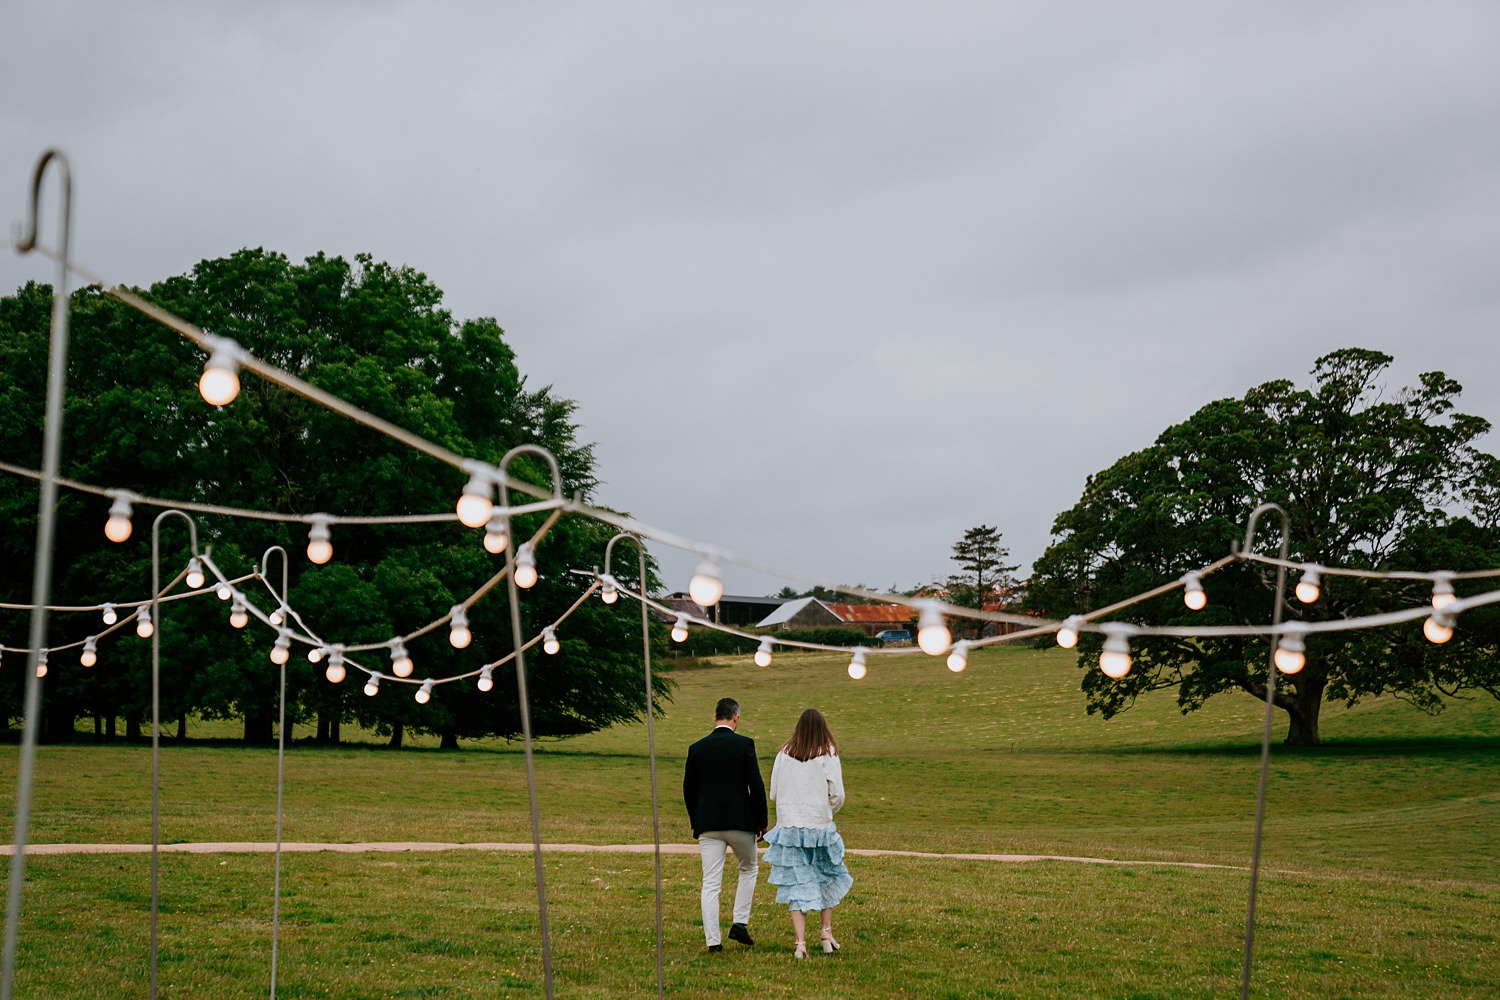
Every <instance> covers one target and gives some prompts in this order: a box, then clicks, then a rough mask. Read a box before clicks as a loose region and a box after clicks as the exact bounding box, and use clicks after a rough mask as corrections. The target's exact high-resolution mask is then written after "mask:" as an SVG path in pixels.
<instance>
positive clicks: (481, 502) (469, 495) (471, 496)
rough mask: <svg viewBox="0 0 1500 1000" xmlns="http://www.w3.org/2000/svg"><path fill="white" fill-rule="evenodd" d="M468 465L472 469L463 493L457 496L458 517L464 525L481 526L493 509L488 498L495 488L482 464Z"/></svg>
mask: <svg viewBox="0 0 1500 1000" xmlns="http://www.w3.org/2000/svg"><path fill="white" fill-rule="evenodd" d="M465 464H466V465H469V464H470V463H465ZM470 467H471V468H472V469H473V470H474V471H473V474H472V475H470V476H469V482H468V485H466V486H465V487H464V491H463V494H462V495H461V496H460V497H459V498H458V507H457V511H458V519H459V521H460V522H461V523H462V524H463V525H464V526H465V527H468V528H482V527H484V524H485V522H486V521H488V520H489V519H490V513H491V511H493V510H494V509H495V505H494V503H493V502H491V500H490V495H491V493H492V492H493V491H494V488H495V487H494V480H493V479H492V478H491V477H490V476H489V475H487V474H486V473H485V471H484V467H483V466H481V465H479V464H477V463H474V464H472V465H470Z"/></svg>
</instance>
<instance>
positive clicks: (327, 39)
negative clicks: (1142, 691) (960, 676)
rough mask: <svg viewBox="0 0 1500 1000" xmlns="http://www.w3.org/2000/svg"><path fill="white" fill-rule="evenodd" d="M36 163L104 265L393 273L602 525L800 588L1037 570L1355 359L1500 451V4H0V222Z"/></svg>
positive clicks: (740, 576)
mask: <svg viewBox="0 0 1500 1000" xmlns="http://www.w3.org/2000/svg"><path fill="white" fill-rule="evenodd" d="M49 146H57V147H60V148H61V149H63V150H64V151H65V152H66V153H67V154H68V155H69V157H70V159H71V161H72V165H73V170H74V185H75V204H74V241H73V247H74V256H75V258H76V259H77V260H78V262H79V263H81V264H82V265H84V266H85V267H88V268H90V269H91V270H94V271H96V272H98V273H101V274H102V275H104V276H105V277H107V278H108V279H110V280H112V281H119V282H126V283H131V284H149V283H150V282H153V281H155V280H158V279H161V278H163V277H166V276H168V275H172V274H179V273H183V272H185V271H187V270H189V269H190V268H191V267H192V265H193V264H194V263H195V262H197V261H199V260H201V259H204V258H211V257H220V256H223V255H226V254H229V253H231V252H233V251H234V250H236V249H238V248H240V247H245V246H252V247H253V246H264V247H266V248H268V249H274V250H278V251H281V252H284V253H286V254H287V255H289V256H290V257H292V258H293V259H301V258H302V257H304V256H306V255H308V254H311V253H313V252H315V251H327V252H329V253H334V254H343V255H352V254H354V253H357V252H360V251H368V252H370V253H372V254H374V255H375V256H376V257H378V258H382V259H385V260H389V261H392V262H395V263H401V264H408V265H410V266H412V267H414V268H416V269H418V270H420V271H423V272H425V273H426V274H427V275H428V276H429V277H430V278H431V279H432V280H433V281H434V282H435V283H436V284H437V285H438V286H439V287H440V288H442V289H443V290H444V291H445V292H446V302H447V305H448V306H449V308H451V309H452V310H453V312H454V314H455V315H456V316H458V317H461V318H462V317H472V316H493V317H495V318H496V319H497V320H498V321H499V322H500V324H501V325H502V326H504V327H505V329H506V331H507V334H508V336H509V338H510V340H511V342H512V343H513V345H514V346H515V349H516V351H517V354H518V357H519V361H520V364H521V367H522V370H523V371H524V372H525V373H526V374H527V375H528V377H529V378H530V380H531V381H532V383H533V384H534V385H544V384H551V385H553V386H554V387H555V389H556V392H557V393H558V394H559V395H562V396H565V397H569V398H572V399H576V400H577V401H578V403H579V408H578V416H579V418H580V420H581V422H582V424H583V435H582V436H583V437H584V439H585V440H591V441H594V442H596V443H597V452H598V457H599V465H600V473H601V475H602V477H603V479H604V480H605V481H606V486H605V487H604V488H603V490H602V491H601V494H600V500H601V501H603V502H605V503H607V504H609V505H611V506H615V507H618V508H621V509H625V510H628V511H630V512H631V513H633V514H634V515H635V516H637V517H639V518H641V519H642V520H645V521H647V522H649V523H652V524H655V525H658V526H660V527H662V528H666V529H668V530H670V531H673V532H676V533H678V534H681V535H685V536H688V537H690V538H694V539H697V540H700V541H703V542H709V543H714V544H717V545H720V546H723V547H724V548H726V549H728V550H731V551H733V552H735V553H737V554H739V555H742V556H745V557H747V558H749V559H752V560H754V561H756V562H759V563H763V564H769V565H773V566H780V567H785V568H786V569H788V570H790V571H793V572H795V573H797V574H800V575H802V576H805V577H814V578H820V579H824V580H836V581H845V582H864V583H866V584H869V585H872V586H880V587H885V586H889V585H892V584H897V585H900V586H909V585H912V584H916V583H920V582H924V581H928V580H932V579H935V578H939V577H942V576H945V575H946V574H947V573H948V572H949V571H950V570H951V569H952V563H951V562H950V560H949V558H948V556H949V548H950V546H951V544H952V543H953V541H954V540H955V539H957V538H958V537H959V536H960V535H961V534H962V532H963V530H964V529H965V528H968V527H971V526H973V525H977V524H981V523H985V524H992V525H995V526H997V527H999V528H1000V530H1001V531H1003V532H1004V535H1005V540H1006V542H1008V544H1009V545H1010V548H1011V551H1012V554H1013V556H1014V557H1015V559H1016V561H1018V562H1020V563H1022V564H1023V567H1024V566H1027V565H1029V563H1030V562H1031V560H1033V559H1035V558H1036V557H1037V556H1038V555H1039V554H1040V553H1041V552H1042V550H1043V549H1044V548H1045V547H1046V545H1047V542H1048V538H1049V531H1050V528H1051V524H1052V519H1053V518H1054V517H1055V516H1056V514H1057V513H1058V512H1059V511H1062V510H1064V509H1066V508H1067V507H1069V506H1071V505H1072V504H1073V503H1074V502H1075V501H1076V500H1077V499H1078V496H1079V494H1080V492H1081V490H1082V488H1083V484H1084V479H1085V477H1086V476H1088V475H1089V474H1090V473H1093V472H1096V471H1098V470H1100V469H1103V468H1105V467H1107V466H1108V465H1110V464H1111V463H1112V462H1113V461H1114V460H1115V459H1117V458H1119V457H1120V456H1122V455H1124V454H1126V453H1128V452H1130V451H1134V450H1137V449H1139V448H1142V447H1144V446H1146V445H1148V444H1149V443H1150V442H1151V441H1152V440H1153V439H1154V438H1155V436H1156V435H1157V434H1158V433H1160V432H1161V431H1162V430H1163V429H1164V428H1166V427H1167V426H1169V425H1170V424H1172V423H1175V422H1178V421H1180V420H1182V419H1184V418H1186V417H1187V416H1188V415H1190V414H1191V413H1192V412H1193V411H1194V410H1196V409H1197V408H1199V407H1200V406H1202V405H1203V404H1204V403H1207V402H1209V401H1210V400H1212V399H1216V398H1221V397H1224V396H1238V395H1242V394H1243V393H1244V391H1245V390H1246V389H1248V388H1249V387H1250V386H1252V385H1255V384H1257V383H1259V382H1262V381H1265V380H1267V379H1271V378H1278V377H1291V378H1296V379H1298V380H1303V379H1304V378H1305V375H1306V373H1307V371H1308V370H1309V369H1310V368H1311V367H1312V364H1313V361H1314V359H1315V358H1317V357H1318V356H1319V355H1321V354H1323V353H1326V352H1328V351H1330V350H1334V349H1337V348H1340V347H1348V346H1362V347H1371V348H1377V349H1380V350H1384V351H1386V352H1387V353H1390V354H1394V355H1395V356H1396V358H1397V363H1396V366H1395V368H1394V371H1393V374H1392V383H1393V385H1395V384H1405V383H1406V382H1409V381H1411V380H1412V379H1413V378H1414V376H1415V375H1416V373H1418V372H1420V371H1426V370H1432V369H1440V370H1443V371H1446V372H1447V373H1448V374H1450V375H1452V376H1453V377H1455V378H1457V379H1458V380H1459V381H1460V382H1462V383H1463V384H1464V386H1465V387H1466V391H1465V393H1464V396H1463V397H1462V400H1461V402H1462V404H1463V405H1462V409H1464V410H1465V411H1467V412H1471V413H1477V414H1479V415H1481V416H1484V417H1487V418H1489V419H1490V420H1493V421H1497V422H1500V365H1497V361H1500V337H1497V320H1500V267H1497V265H1500V4H1495V3H1493V2H1491V0H1476V2H1472V3H1462V2H1442V0H1423V2H1420V3H1415V2H1400V3H1380V2H1374V0H1359V2H1347V3H1337V2H1321V3H1306V2H1304V0H1296V2H1284V3H1276V2H1255V3H1235V4H1203V3H1192V2H1187V0H1183V2H1179V3H1165V2H1155V3H1152V2H1133V3H1129V4H1123V3H1116V2H1100V3H1071V4H1069V3H1053V2H1046V3H1043V2H1038V3H1029V4H1026V3H1006V4H996V3H972V4H950V3H934V2H925V3H922V4H915V3H911V4H901V5H884V4H875V3H870V2H859V3H841V4H839V3H819V4H807V3H756V4H723V3H685V2H684V3H677V4H646V3H637V4H614V3H594V4H565V3H548V4H518V3H490V2H485V3H472V4H463V3H443V2H434V0H426V2H422V3H415V2H382V3H373V2H372V3H352V2H351V3H333V2H321V3H268V2H260V3H248V4H211V3H199V2H194V3H181V4H170V3H160V2H154V0H143V2H139V3H128V4H124V3H117V2H97V3H76V2H69V0H53V2H48V3H39V2H32V3H10V4H6V5H5V6H4V7H3V8H0V209H3V211H0V219H3V220H7V221H8V220H18V219H20V218H21V217H22V213H23V209H24V204H25V192H26V185H27V184H28V180H29V177H30V172H31V169H32V166H33V164H34V162H35V160H36V157H37V156H38V154H40V152H41V151H42V150H43V149H45V148H47V147H49ZM53 231H54V229H53V228H52V227H51V226H49V227H48V228H47V229H46V230H45V235H46V238H47V239H48V240H49V241H50V240H51V238H52V237H51V234H52V233H53ZM50 274H51V269H50V267H48V266H47V265H46V264H45V262H43V261H41V260H40V259H38V258H35V257H28V258H20V257H17V256H15V255H14V254H12V253H10V252H8V251H7V252H5V253H3V254H0V290H3V291H4V292H7V293H8V292H10V291H13V290H14V288H15V287H16V286H18V285H19V284H21V283H22V282H23V281H25V280H26V279H28V278H33V277H35V278H39V279H43V280H46V279H48V277H49V276H50ZM1487 445H1488V447H1489V448H1490V449H1491V450H1494V449H1495V448H1496V447H1497V446H1500V445H1497V438H1496V437H1495V436H1492V437H1491V438H1489V439H1488V440H1487ZM461 479H462V477H461V476H459V475H458V474H457V473H455V478H454V490H455V495H456V493H457V491H458V489H459V487H460V486H461ZM104 485H108V484H104ZM377 506H378V505H377ZM354 512H355V511H349V512H348V513H354ZM658 554H659V555H660V556H661V557H662V562H663V566H664V569H665V570H666V571H667V574H668V580H667V582H668V583H669V585H671V586H673V587H679V588H680V587H685V586H686V580H687V575H688V574H690V572H691V569H692V562H693V560H692V559H691V558H688V557H674V556H672V555H671V554H670V553H668V552H667V551H665V550H658ZM783 582H785V581H782V580H776V579H770V578H767V577H763V576H761V575H759V574H754V573H749V572H736V571H734V570H732V569H730V570H728V572H727V583H728V587H729V590H730V591H731V592H741V593H771V592H774V591H775V590H776V589H778V588H779V587H780V586H781V585H782V583H783Z"/></svg>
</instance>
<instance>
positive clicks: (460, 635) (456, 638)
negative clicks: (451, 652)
mask: <svg viewBox="0 0 1500 1000" xmlns="http://www.w3.org/2000/svg"><path fill="white" fill-rule="evenodd" d="M448 614H449V615H450V616H451V621H449V623H448V642H449V644H450V645H452V646H453V648H454V649H463V648H465V647H466V646H468V645H469V643H470V642H472V641H473V640H474V633H472V632H470V631H469V616H468V615H466V614H464V606H463V605H462V604H455V605H453V610H452V611H449V612H448Z"/></svg>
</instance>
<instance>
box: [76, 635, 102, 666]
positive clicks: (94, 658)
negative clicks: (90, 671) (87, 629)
mask: <svg viewBox="0 0 1500 1000" xmlns="http://www.w3.org/2000/svg"><path fill="white" fill-rule="evenodd" d="M98 662H99V648H98V646H96V645H95V644H94V637H93V636H89V637H88V638H87V639H84V640H83V652H82V653H79V654H78V663H79V665H80V666H84V667H92V666H93V665H94V664H96V663H98Z"/></svg>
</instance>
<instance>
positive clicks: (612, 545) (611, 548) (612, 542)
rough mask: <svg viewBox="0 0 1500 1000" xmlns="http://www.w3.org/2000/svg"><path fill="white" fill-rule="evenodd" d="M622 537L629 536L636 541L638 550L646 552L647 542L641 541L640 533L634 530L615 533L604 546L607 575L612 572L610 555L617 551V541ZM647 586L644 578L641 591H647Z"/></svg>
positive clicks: (605, 571)
mask: <svg viewBox="0 0 1500 1000" xmlns="http://www.w3.org/2000/svg"><path fill="white" fill-rule="evenodd" d="M622 538H628V539H630V540H631V541H632V542H634V543H635V547H636V550H637V551H639V552H640V553H641V554H642V555H644V554H645V551H646V547H645V543H644V542H642V541H641V539H640V536H639V535H637V534H636V533H635V532H633V531H622V532H620V533H619V534H617V535H615V537H613V538H611V539H610V540H609V543H608V544H607V545H605V546H604V575H605V576H609V575H610V572H609V561H610V557H611V556H612V555H613V554H614V551H615V542H618V541H619V540H620V539H622ZM645 587H646V582H645V580H642V581H641V592H642V593H645Z"/></svg>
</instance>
